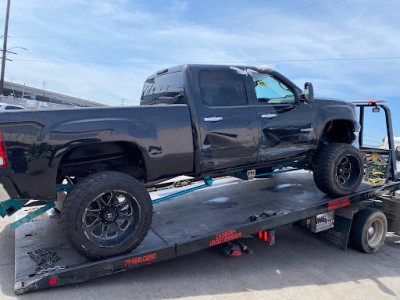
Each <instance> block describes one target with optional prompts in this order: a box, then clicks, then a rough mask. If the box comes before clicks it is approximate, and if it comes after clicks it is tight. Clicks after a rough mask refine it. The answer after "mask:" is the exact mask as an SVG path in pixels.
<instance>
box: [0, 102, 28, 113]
mask: <svg viewBox="0 0 400 300" xmlns="http://www.w3.org/2000/svg"><path fill="white" fill-rule="evenodd" d="M14 109H26V107H23V106H20V105H15V104H9V103H3V102H0V111H2V110H14Z"/></svg>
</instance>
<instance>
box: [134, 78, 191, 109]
mask: <svg viewBox="0 0 400 300" xmlns="http://www.w3.org/2000/svg"><path fill="white" fill-rule="evenodd" d="M157 104H185V97H184V92H183V74H182V72H175V73H166V74H162V75H159V76H156V77H153V78H149V79H147V80H146V82H145V83H144V86H143V91H142V98H141V99H140V105H157Z"/></svg>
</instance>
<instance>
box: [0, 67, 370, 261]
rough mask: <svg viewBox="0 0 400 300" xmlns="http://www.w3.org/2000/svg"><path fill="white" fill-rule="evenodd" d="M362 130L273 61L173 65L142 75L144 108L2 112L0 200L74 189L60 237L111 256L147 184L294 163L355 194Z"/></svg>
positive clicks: (134, 229)
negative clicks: (278, 69)
mask: <svg viewBox="0 0 400 300" xmlns="http://www.w3.org/2000/svg"><path fill="white" fill-rule="evenodd" d="M358 127H359V125H358V123H357V121H356V111H355V107H354V105H352V104H350V103H347V102H344V101H339V100H328V99H314V97H313V89H312V85H311V84H309V83H307V84H306V85H305V90H304V91H302V90H301V89H300V88H298V87H297V86H296V85H295V84H294V83H293V82H291V81H290V80H289V79H287V78H286V77H284V76H283V75H281V74H280V73H278V72H276V71H274V70H271V69H269V68H265V67H243V66H238V67H232V66H212V65H184V66H178V67H174V68H170V69H165V70H162V71H159V72H158V73H156V74H154V75H152V76H150V77H148V78H147V80H146V82H145V84H144V88H143V94H142V99H141V106H137V107H109V108H86V109H63V110H43V111H30V110H26V111H18V112H4V113H1V114H0V130H1V134H2V136H0V138H1V144H0V182H1V183H2V185H3V188H4V190H5V192H6V193H7V194H8V197H7V199H2V200H3V201H4V200H8V199H15V200H21V201H26V200H29V199H38V200H45V201H57V200H59V199H58V198H57V194H59V193H57V188H56V187H57V184H62V183H69V184H71V185H73V188H72V190H71V191H69V192H68V194H67V196H66V198H65V200H64V203H63V206H62V209H61V215H62V221H63V224H64V231H65V233H66V236H67V237H68V239H69V241H70V242H71V244H72V245H73V246H74V247H75V248H76V249H77V250H78V251H80V252H81V253H82V254H84V255H86V256H88V257H90V258H94V259H97V258H103V257H109V256H113V255H117V254H120V253H125V252H128V251H130V250H132V249H133V248H135V247H136V246H137V245H138V244H139V243H140V242H141V241H142V240H143V238H144V237H145V235H146V233H147V231H148V229H149V226H150V223H151V215H152V204H151V200H150V197H149V195H148V193H147V191H146V187H150V186H153V185H155V184H157V183H159V182H160V181H163V180H166V179H169V178H173V177H175V176H178V175H189V176H193V177H195V178H199V179H201V178H204V177H205V176H212V177H217V176H222V175H224V176H225V175H229V174H232V175H234V174H236V175H237V174H240V173H242V174H243V173H245V172H246V171H249V170H252V171H253V172H257V173H268V172H271V171H272V170H274V168H280V167H284V166H295V167H297V168H299V167H300V168H304V169H309V170H311V171H314V178H315V182H316V184H317V186H318V187H319V188H320V189H321V190H322V191H323V192H325V193H328V194H334V195H345V194H347V193H349V192H352V191H354V190H355V189H356V188H357V187H358V186H359V184H360V181H361V175H362V172H363V166H362V159H361V156H359V153H358V151H357V149H355V148H354V147H353V146H352V145H351V144H352V143H353V141H354V140H355V133H356V132H357V131H358V129H359V128H358ZM188 205H190V203H188Z"/></svg>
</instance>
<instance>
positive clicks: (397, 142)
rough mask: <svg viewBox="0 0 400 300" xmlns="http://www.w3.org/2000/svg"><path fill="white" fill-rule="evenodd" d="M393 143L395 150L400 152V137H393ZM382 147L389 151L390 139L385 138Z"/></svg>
mask: <svg viewBox="0 0 400 300" xmlns="http://www.w3.org/2000/svg"><path fill="white" fill-rule="evenodd" d="M393 141H394V148H395V149H396V150H400V137H395V136H394V137H393ZM381 146H382V147H383V149H389V141H388V138H387V137H385V138H384V139H383V140H382V143H381Z"/></svg>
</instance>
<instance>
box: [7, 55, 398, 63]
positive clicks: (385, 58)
mask: <svg viewBox="0 0 400 300" xmlns="http://www.w3.org/2000/svg"><path fill="white" fill-rule="evenodd" d="M398 59H400V56H392V57H347V58H313V59H280V60H252V61H236V62H233V63H232V61H231V62H229V63H226V62H224V63H223V62H215V61H214V62H205V61H199V62H191V63H192V64H255V63H286V62H319V61H366V60H398ZM14 61H24V62H43V63H63V64H161V63H168V64H186V63H188V62H187V61H186V62H182V61H180V62H178V61H175V62H173V61H154V60H152V61H129V60H128V61H60V60H40V59H14Z"/></svg>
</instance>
